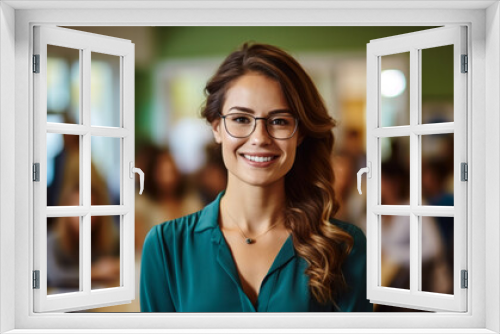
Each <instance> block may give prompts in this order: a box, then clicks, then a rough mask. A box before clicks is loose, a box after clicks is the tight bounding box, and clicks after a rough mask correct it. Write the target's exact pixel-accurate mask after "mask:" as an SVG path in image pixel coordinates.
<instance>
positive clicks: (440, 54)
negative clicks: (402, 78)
mask: <svg viewBox="0 0 500 334" xmlns="http://www.w3.org/2000/svg"><path fill="white" fill-rule="evenodd" d="M421 57H422V123H424V124H425V123H442V122H453V119H454V118H453V45H447V46H441V47H438V48H431V49H423V50H421Z"/></svg>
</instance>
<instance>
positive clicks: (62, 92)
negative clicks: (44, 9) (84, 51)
mask: <svg viewBox="0 0 500 334" xmlns="http://www.w3.org/2000/svg"><path fill="white" fill-rule="evenodd" d="M79 111H80V50H78V49H70V48H63V47H60V46H54V45H47V122H54V123H72V124H74V123H77V124H78V123H79V122H80V112H79Z"/></svg>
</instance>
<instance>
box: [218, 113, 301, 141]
mask: <svg viewBox="0 0 500 334" xmlns="http://www.w3.org/2000/svg"><path fill="white" fill-rule="evenodd" d="M219 116H220V117H221V118H222V119H224V127H225V128H226V131H227V133H229V135H231V136H232V137H235V138H246V137H248V136H250V135H251V134H252V133H253V132H254V131H255V128H256V127H257V120H259V119H262V120H264V121H265V122H266V130H267V133H268V134H269V136H271V137H272V138H274V139H289V138H292V137H293V135H294V134H295V131H297V127H298V125H299V120H298V119H297V118H295V117H293V116H292V115H289V114H276V115H272V116H271V117H254V116H252V115H249V114H240V113H233V114H228V115H221V114H219Z"/></svg>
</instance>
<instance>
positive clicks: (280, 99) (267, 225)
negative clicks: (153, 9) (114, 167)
mask: <svg viewBox="0 0 500 334" xmlns="http://www.w3.org/2000/svg"><path fill="white" fill-rule="evenodd" d="M206 93H207V100H206V104H205V107H204V109H203V111H202V115H203V116H204V117H205V118H206V119H207V121H208V122H209V123H210V124H211V127H212V130H213V134H214V137H215V140H216V142H217V143H218V144H220V145H221V147H222V156H223V159H224V164H225V166H226V168H227V173H228V182H227V188H226V190H225V191H224V192H222V193H220V194H219V196H218V197H217V199H216V200H215V201H214V202H212V203H211V204H209V205H208V206H206V207H205V208H204V209H203V210H201V211H199V212H197V213H194V214H192V215H189V216H186V217H183V218H180V219H177V220H173V221H169V222H165V223H163V224H160V225H157V226H155V227H154V228H153V229H152V230H151V231H150V232H149V234H148V236H147V237H146V241H145V244H144V249H143V257H142V269H141V270H142V271H141V309H142V311H148V312H175V311H177V312H255V311H258V312H261V311H268V312H306V311H316V312H317V311H327V312H328V311H357V312H363V311H371V309H372V307H371V304H370V303H369V302H368V301H367V300H366V244H365V243H366V241H365V237H364V235H363V233H362V232H361V230H360V229H359V228H357V227H355V226H354V225H351V224H348V223H345V222H341V221H339V220H336V219H334V218H333V217H334V215H335V213H336V211H337V209H338V205H337V201H336V198H335V191H334V189H333V186H332V185H333V181H334V174H333V168H332V165H331V162H330V157H331V152H332V148H333V143H334V137H333V133H332V129H333V127H334V126H335V122H334V120H333V119H332V118H331V117H330V116H329V115H328V112H327V110H326V108H325V106H324V104H323V102H322V99H321V97H320V95H319V93H318V91H317V89H316V87H315V86H314V84H313V83H312V81H311V79H310V78H309V76H308V75H307V73H306V72H305V71H304V70H303V68H302V67H301V66H300V64H299V63H298V62H297V61H296V60H295V59H294V58H293V57H291V56H290V55H289V54H287V53H286V52H284V51H283V50H281V49H279V48H276V47H274V46H271V45H264V44H252V45H249V44H245V45H243V47H242V48H241V49H239V50H237V51H235V52H233V53H231V54H230V55H229V56H228V57H227V58H226V59H225V60H224V62H223V63H222V65H221V66H220V67H219V69H218V70H217V72H216V74H215V75H214V76H213V77H212V79H211V80H210V81H209V82H208V83H207V86H206ZM259 121H261V122H259Z"/></svg>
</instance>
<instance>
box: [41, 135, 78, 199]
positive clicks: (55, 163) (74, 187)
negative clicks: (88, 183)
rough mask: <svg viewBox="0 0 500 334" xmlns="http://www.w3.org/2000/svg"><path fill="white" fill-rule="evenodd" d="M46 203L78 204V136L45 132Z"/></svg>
mask: <svg viewBox="0 0 500 334" xmlns="http://www.w3.org/2000/svg"><path fill="white" fill-rule="evenodd" d="M47 205H48V206H57V205H65V206H66V205H80V136H76V135H61V134H58V133H47Z"/></svg>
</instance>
